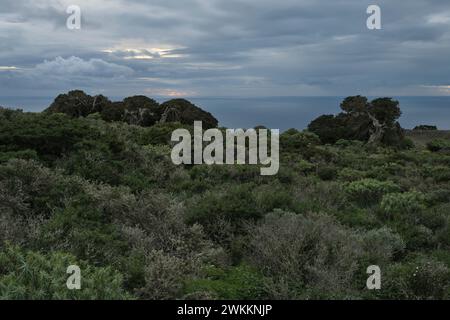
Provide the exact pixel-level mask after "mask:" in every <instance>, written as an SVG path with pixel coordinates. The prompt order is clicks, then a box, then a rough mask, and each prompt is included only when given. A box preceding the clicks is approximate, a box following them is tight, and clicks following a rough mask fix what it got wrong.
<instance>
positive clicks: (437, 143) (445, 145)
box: [427, 139, 450, 152]
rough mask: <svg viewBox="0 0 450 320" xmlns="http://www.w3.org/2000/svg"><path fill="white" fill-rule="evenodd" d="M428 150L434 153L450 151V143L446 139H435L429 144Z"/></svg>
mask: <svg viewBox="0 0 450 320" xmlns="http://www.w3.org/2000/svg"><path fill="white" fill-rule="evenodd" d="M427 149H428V150H430V151H432V152H438V151H442V150H450V141H448V140H444V139H435V140H433V141H430V142H428V143H427Z"/></svg>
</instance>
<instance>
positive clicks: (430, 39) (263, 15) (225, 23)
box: [0, 0, 450, 96]
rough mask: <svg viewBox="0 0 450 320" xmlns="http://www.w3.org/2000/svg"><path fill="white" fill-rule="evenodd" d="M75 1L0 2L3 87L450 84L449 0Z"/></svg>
mask: <svg viewBox="0 0 450 320" xmlns="http://www.w3.org/2000/svg"><path fill="white" fill-rule="evenodd" d="M73 2H76V1H69V0H67V1H66V0H50V1H44V0H34V1H32V0H16V1H6V0H0V6H1V8H2V11H1V12H0V85H1V87H0V95H14V94H17V95H22V94H27V93H29V92H33V93H34V94H36V92H39V93H40V94H42V95H54V94H56V93H58V92H59V91H61V90H68V89H71V88H75V87H77V88H82V89H85V90H87V91H90V92H99V91H101V92H102V93H104V94H114V95H128V94H135V93H148V94H155V95H201V96H261V95H347V94H357V93H360V94H367V95H428V94H449V93H450V87H448V86H449V85H450V79H449V76H448V75H449V74H450V72H449V71H450V64H449V57H450V3H449V2H448V0H409V1H392V0H390V1H387V0H378V1H365V0H340V1H332V0H279V1H275V0H245V1H244V0H182V1H181V0H179V1H170V0H164V1H162V0H152V1H140V0H131V1H130V0H126V1H125V0H108V1H106V0H90V1H87V0H79V1H77V2H78V3H77V4H78V5H80V7H81V9H82V16H83V20H82V30H79V31H70V30H68V29H66V27H65V20H66V18H67V16H68V15H67V14H66V13H65V9H66V8H67V6H68V5H70V4H73ZM372 3H377V4H378V5H380V6H381V8H382V23H383V30H380V31H370V30H367V28H366V18H367V15H366V13H365V11H366V8H367V6H368V5H369V4H372ZM2 67H4V68H2ZM8 67H16V68H17V69H11V68H8ZM36 79H40V81H36Z"/></svg>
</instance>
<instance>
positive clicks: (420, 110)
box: [0, 96, 450, 130]
mask: <svg viewBox="0 0 450 320" xmlns="http://www.w3.org/2000/svg"><path fill="white" fill-rule="evenodd" d="M112 99H113V100H121V99H122V98H121V97H114V98H112ZM395 99H397V100H399V101H400V107H401V109H402V112H403V114H402V117H401V118H400V123H401V125H402V127H404V128H407V129H410V128H413V127H415V126H416V125H419V124H428V125H436V126H437V127H438V128H439V129H443V130H450V96H439V97H395ZM52 100H53V98H52V97H0V105H1V106H7V107H11V108H17V107H20V108H21V109H23V110H24V111H31V112H38V111H42V110H43V109H45V108H46V107H47V106H48V105H50V103H51V102H52ZM156 100H158V101H160V102H163V101H164V100H165V99H162V98H157V99H156ZM188 100H190V101H192V102H193V103H195V104H196V105H197V106H199V107H201V108H202V109H204V110H207V111H209V112H211V113H212V114H213V115H214V116H215V117H216V118H217V119H218V120H219V122H220V125H221V126H224V127H228V128H251V127H255V126H257V125H264V126H266V127H268V128H271V129H280V130H286V129H289V128H297V129H304V128H306V127H307V126H308V124H309V123H310V122H311V120H313V119H315V118H316V117H318V116H320V115H322V114H336V113H338V112H340V107H339V104H340V102H341V101H342V100H343V97H264V98H199V97H194V98H188Z"/></svg>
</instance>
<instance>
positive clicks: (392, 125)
mask: <svg viewBox="0 0 450 320" xmlns="http://www.w3.org/2000/svg"><path fill="white" fill-rule="evenodd" d="M341 109H342V110H343V112H342V113H340V114H338V115H337V116H333V115H323V116H320V117H319V118H317V119H315V120H314V121H312V122H311V123H310V124H309V126H308V129H309V131H311V132H314V133H315V134H317V135H318V136H319V137H320V139H321V140H322V142H324V143H335V142H337V141H338V140H340V139H346V140H360V141H364V142H367V143H368V144H370V145H380V144H385V145H393V146H400V145H401V143H402V140H403V132H402V129H401V127H400V124H399V123H398V121H397V120H398V119H399V118H400V116H401V111H400V107H399V102H398V101H396V100H393V99H392V98H378V99H375V100H372V101H371V102H369V101H368V99H367V98H366V97H363V96H352V97H347V98H345V99H344V101H343V102H342V103H341Z"/></svg>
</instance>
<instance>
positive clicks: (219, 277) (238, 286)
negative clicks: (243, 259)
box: [184, 265, 264, 300]
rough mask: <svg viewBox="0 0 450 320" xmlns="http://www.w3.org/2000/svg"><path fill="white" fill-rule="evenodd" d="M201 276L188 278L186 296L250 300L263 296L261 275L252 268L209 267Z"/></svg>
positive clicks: (242, 266) (241, 266)
mask: <svg viewBox="0 0 450 320" xmlns="http://www.w3.org/2000/svg"><path fill="white" fill-rule="evenodd" d="M203 273H204V275H203V277H201V278H199V279H193V280H188V281H187V282H186V284H185V288H184V291H185V293H186V296H187V297H204V296H206V297H211V298H215V299H225V300H251V299H260V298H263V297H264V282H263V277H262V275H261V274H260V273H259V272H258V271H256V270H255V269H254V268H252V267H249V266H247V265H239V266H236V267H232V268H229V269H225V270H224V269H220V268H217V267H209V268H206V270H204V271H203Z"/></svg>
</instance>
